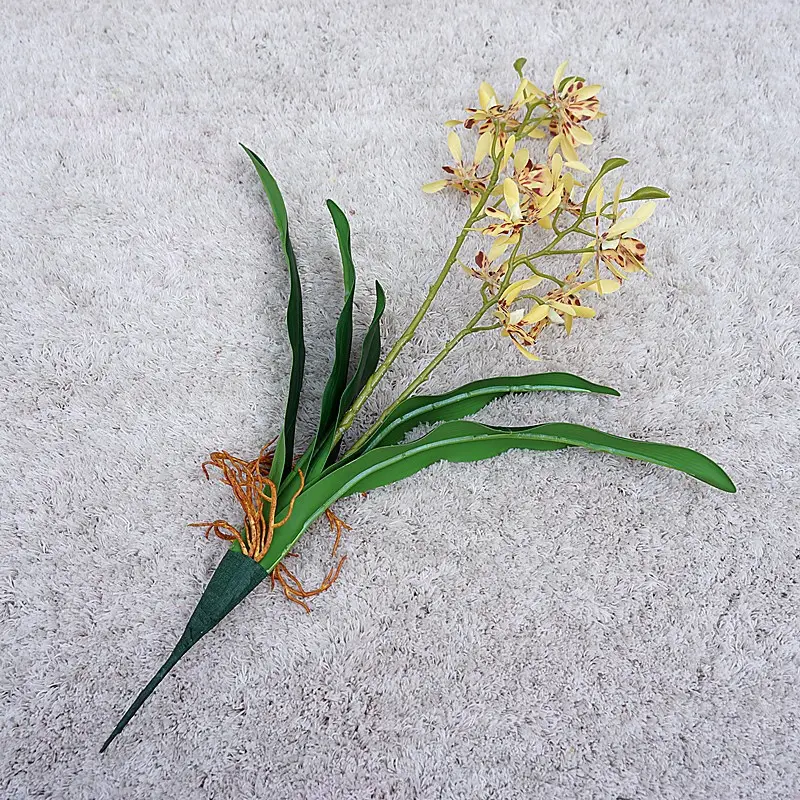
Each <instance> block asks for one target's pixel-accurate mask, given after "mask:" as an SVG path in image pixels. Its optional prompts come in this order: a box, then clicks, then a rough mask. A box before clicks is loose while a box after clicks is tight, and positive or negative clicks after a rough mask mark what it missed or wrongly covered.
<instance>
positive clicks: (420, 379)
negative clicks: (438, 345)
mask: <svg viewBox="0 0 800 800" xmlns="http://www.w3.org/2000/svg"><path fill="white" fill-rule="evenodd" d="M495 302H496V301H495V300H494V299H492V300H490V301H489V302H487V303H484V304H483V305H482V306H481V307H480V308H479V309H478V311H476V312H475V314H474V315H473V316H472V318H471V319H470V321H469V322H468V323H467V324H466V325H465V326H464V327H463V328H462V329H461V330H460V331H459V332H458V333H457V334H456V335H455V336H453V338H452V339H449V340H448V341H447V342H446V344H445V345H444V347H442V349H441V350H440V351H439V352H438V353H437V354H436V355H435V356H434V357H433V358H432V359H431V360H430V361H429V362H428V364H427V366H426V367H425V369H423V370H422V372H420V373H419V375H417V377H416V378H414V380H413V381H411V383H409V384H408V386H406V388H405V389H403V391H402V392H401V393H400V396H399V397H398V398H397V399H396V400H395V401H394V402H393V403H392V404H391V405H390V406H389V407H388V408H386V409H385V410H384V411H383V413H382V414H381V415H380V417H378V419H377V420H375V422H374V423H373V424H372V425H371V426H370V428H369V430H367V431H366V432H365V433H364V434H362V435H361V436H360V437H359V438H358V439H357V440H356V441H355V442H354V443H353V445H352V447H350V449H349V450H348V451H347V453H346V454H345V455H347V454H349V453H354V452H356V451H357V450H358V449H359V448H360V447H361V446H362V445H363V444H365V443H366V442H367V440H369V439H370V438H371V437H372V434H373V433H375V431H376V430H378V428H380V426H381V425H383V423H384V421H385V420H386V419H387V418H388V416H389V415H390V414H391V413H392V411H394V410H395V408H397V406H399V405H400V403H402V402H403V401H404V400H406V399H407V398H408V397H410V396H411V395H412V394H413V393H414V392H415V391H416V390H417V389H418V388H419V387H420V386H422V384H423V383H425V381H427V380H428V378H430V376H431V373H432V372H433V371H434V370H435V369H436V367H438V366H439V364H440V363H441V362H442V361H443V360H444V359H445V358H446V357H447V356H448V354H449V353H450V351H451V350H452V349H453V348H454V347H455V346H456V345H457V344H458V343H459V342H460V341H461V340H462V339H463V338H465V337H466V336H469V335H470V334H471V333H478V332H479V331H482V330H492V329H493V328H495V327H497V326H491V327H480V328H479V327H477V325H478V323H479V322H480V321H481V319H483V317H484V315H485V314H486V312H487V311H488V310H489V309H490V308H491V307H492V306H493V305H494V304H495Z"/></svg>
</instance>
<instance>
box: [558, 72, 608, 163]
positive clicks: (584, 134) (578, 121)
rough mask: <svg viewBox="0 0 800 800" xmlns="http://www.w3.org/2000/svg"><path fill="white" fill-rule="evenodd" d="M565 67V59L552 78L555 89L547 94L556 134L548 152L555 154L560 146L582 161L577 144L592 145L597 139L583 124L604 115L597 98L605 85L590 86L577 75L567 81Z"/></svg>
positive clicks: (574, 159) (566, 155)
mask: <svg viewBox="0 0 800 800" xmlns="http://www.w3.org/2000/svg"><path fill="white" fill-rule="evenodd" d="M566 67H567V62H566V61H564V62H563V63H562V64H560V65H559V67H558V69H557V70H556V74H555V76H554V78H553V92H552V94H550V95H548V96H547V100H548V102H549V104H550V108H551V110H552V117H551V119H550V133H551V134H552V135H553V141H552V142H551V143H550V147H551V148H552V149H551V150H550V151H549V152H550V154H552V153H553V152H555V150H556V149H558V148H560V149H561V152H562V153H563V154H564V157H565V158H566V159H567V160H568V161H579V159H578V155H577V151H576V148H577V147H578V145H590V144H592V142H593V141H594V138H593V136H592V134H591V133H589V131H587V130H586V128H584V127H583V126H584V123H586V122H588V121H590V120H594V119H598V118H599V117H600V116H602V115H601V112H600V101H599V100H598V99H597V94H598V92H599V91H600V89H601V88H602V87H601V86H599V85H597V84H592V85H588V86H587V85H586V84H585V83H584V82H583V81H582V80H578V79H576V78H571V79H568V80H567V81H566V82H565V81H564V72H565V70H566ZM562 84H563V85H562Z"/></svg>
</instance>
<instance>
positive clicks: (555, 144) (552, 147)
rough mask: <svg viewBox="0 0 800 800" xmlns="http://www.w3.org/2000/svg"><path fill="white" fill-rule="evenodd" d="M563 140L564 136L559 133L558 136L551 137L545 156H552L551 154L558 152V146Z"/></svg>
mask: <svg viewBox="0 0 800 800" xmlns="http://www.w3.org/2000/svg"><path fill="white" fill-rule="evenodd" d="M563 139H564V135H563V134H561V133H559V134H557V135H556V136H554V137H553V140H552V141H551V142H550V144H549V145H547V155H548V156H552V155H553V153H555V151H556V150H558V146H559V145H560V144H561V142H562V141H563Z"/></svg>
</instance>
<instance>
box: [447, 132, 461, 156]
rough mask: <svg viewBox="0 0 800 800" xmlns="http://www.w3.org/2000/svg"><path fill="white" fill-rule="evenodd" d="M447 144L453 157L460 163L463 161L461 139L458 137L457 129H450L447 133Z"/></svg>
mask: <svg viewBox="0 0 800 800" xmlns="http://www.w3.org/2000/svg"><path fill="white" fill-rule="evenodd" d="M447 146H448V148H449V149H450V152H451V153H452V155H453V158H454V159H455V160H456V161H457V162H458V163H461V155H462V153H461V139H459V138H458V134H457V133H456V132H455V131H450V133H448V134H447Z"/></svg>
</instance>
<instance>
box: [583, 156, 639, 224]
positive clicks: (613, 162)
mask: <svg viewBox="0 0 800 800" xmlns="http://www.w3.org/2000/svg"><path fill="white" fill-rule="evenodd" d="M627 163H628V161H627V159H624V158H609V159H608V160H607V161H604V162H603V166H602V167H600V171H599V172H598V173H597V175H595V177H594V180H593V181H592V182H591V183H590V184H589V188H588V189H587V190H586V193H585V194H584V196H583V204H582V208H583V211H584V212H586V204H587V203H588V201H589V195H590V194H591V193H592V189H594V187H595V186H597V183H598V182H599V181H600V179H601V178H602V177H603V175H606V174H607V173H609V172H611V171H612V170H615V169H619V168H620V167H624V166H625V165H626V164H627Z"/></svg>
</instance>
